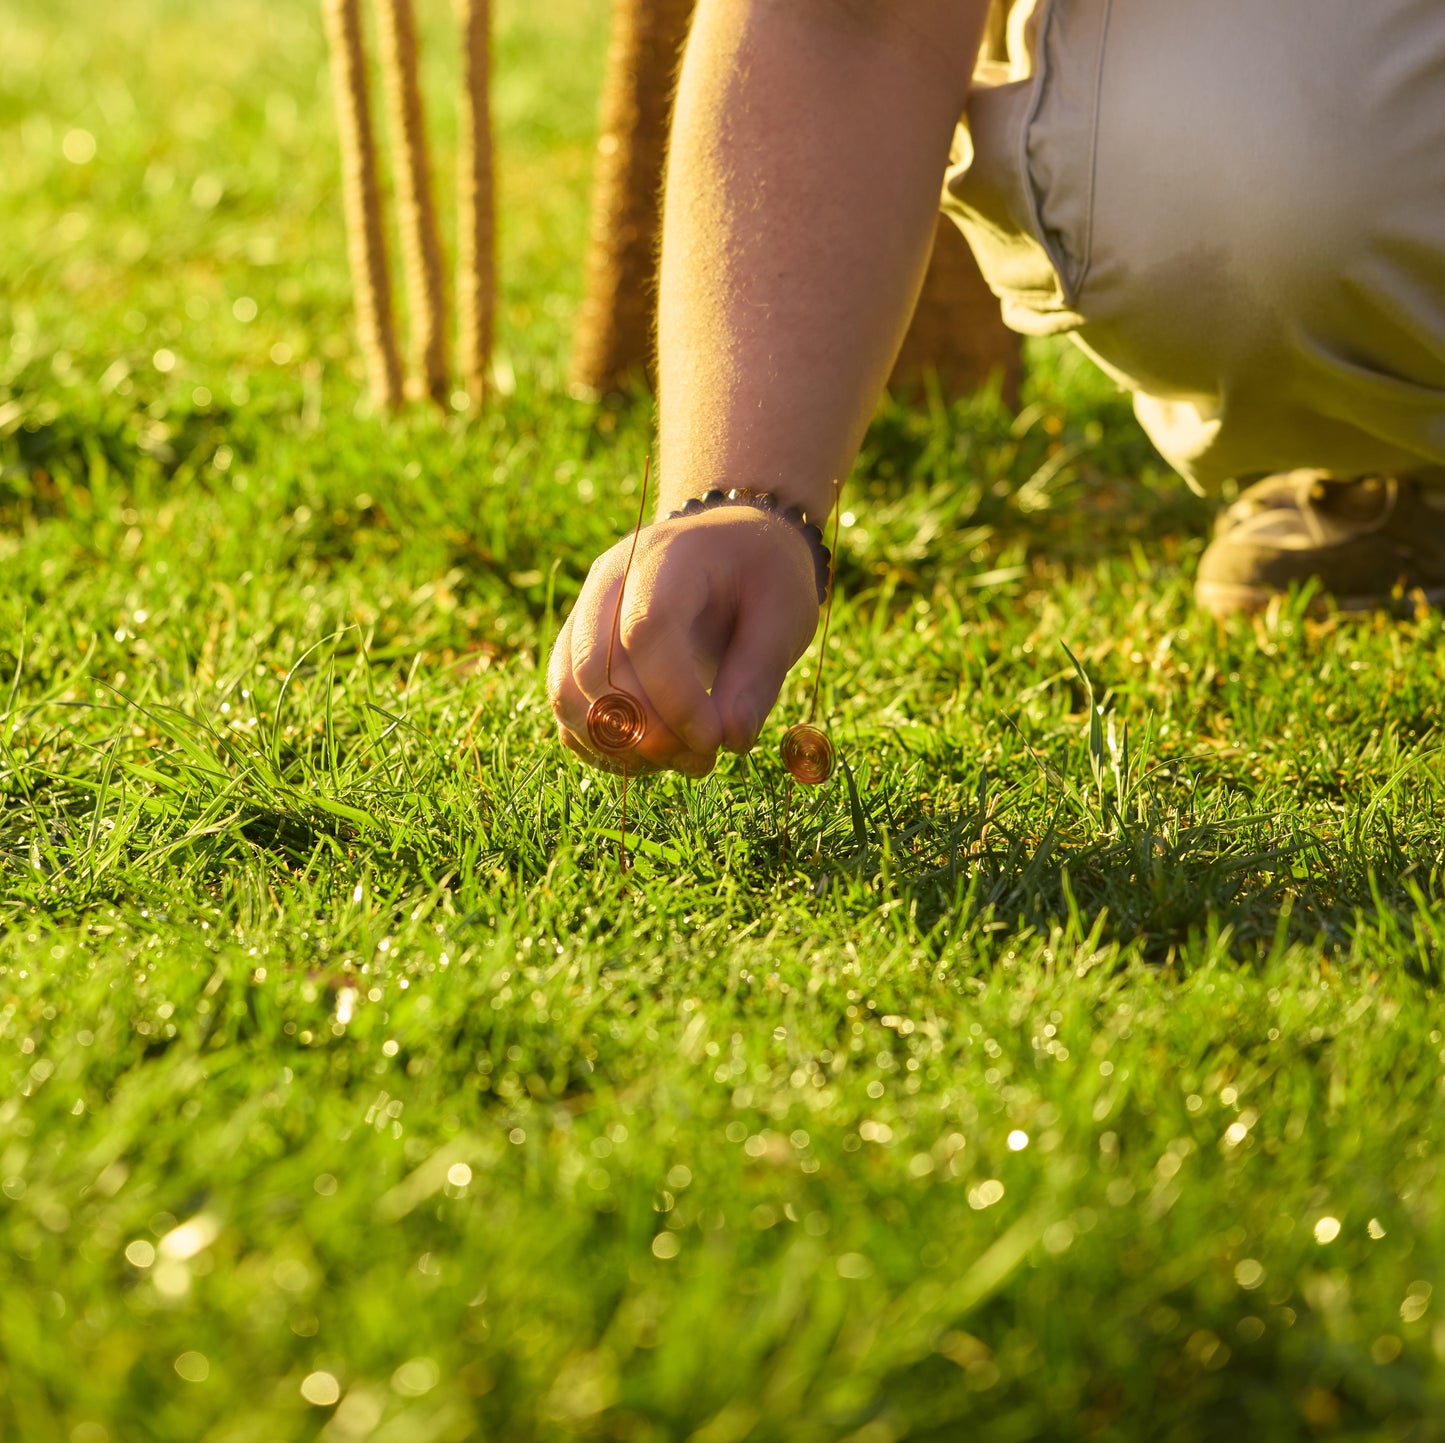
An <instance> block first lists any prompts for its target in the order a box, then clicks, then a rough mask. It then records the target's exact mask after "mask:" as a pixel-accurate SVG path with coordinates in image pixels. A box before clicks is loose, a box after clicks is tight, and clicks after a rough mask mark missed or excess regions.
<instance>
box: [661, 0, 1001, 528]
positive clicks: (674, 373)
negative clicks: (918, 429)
mask: <svg viewBox="0 0 1445 1443" xmlns="http://www.w3.org/2000/svg"><path fill="white" fill-rule="evenodd" d="M986 8H987V6H986V3H985V0H701V3H700V5H699V7H698V12H697V17H696V20H695V22H694V27H693V33H692V38H691V40H690V42H689V45H688V52H687V58H686V61H685V63H684V67H683V73H682V78H681V84H680V88H679V93H678V100H677V110H676V119H675V121H674V126H673V135H672V144H671V151H670V159H669V167H668V180H667V192H666V202H665V211H664V224H663V249H662V273H661V283H660V297H659V318H658V327H659V335H658V345H659V423H660V432H661V437H660V458H659V459H660V467H659V470H660V488H659V504H660V506H661V507H662V508H663V509H664V510H667V509H671V508H673V507H675V506H677V505H679V504H680V503H681V502H682V501H683V500H685V499H686V498H687V497H688V496H694V495H699V494H700V493H701V492H702V491H704V490H706V489H708V488H709V487H711V486H715V485H744V486H751V487H753V488H755V489H761V490H771V491H774V492H776V493H777V494H778V495H780V496H782V497H784V498H786V499H787V500H788V501H790V502H795V503H797V504H800V505H803V506H805V507H806V508H807V509H808V511H809V512H810V513H811V514H815V515H818V516H822V515H823V514H824V513H825V512H826V511H827V509H828V507H829V505H830V502H831V496H832V482H833V478H834V477H838V478H841V477H842V476H844V475H846V474H847V472H848V469H849V467H850V466H851V465H852V462H853V458H854V456H855V454H856V453H857V449H858V446H859V444H860V442H861V441H862V438H863V432H864V430H865V428H866V426H867V424H868V419H869V416H870V415H871V413H872V410H873V407H874V405H875V404H876V402H877V398H878V395H879V393H880V391H881V390H882V388H883V386H884V384H885V383H886V381H887V378H888V373H889V370H890V368H891V366H892V363H893V359H894V357H895V356H896V354H897V351H898V347H899V345H900V344H901V342H902V339H903V334H904V331H905V329H906V327H907V323H908V318H909V315H910V314H911V312H912V308H913V304H914V301H915V299H916V297H917V294H918V289H919V286H920V285H921V283H922V278H923V272H924V268H925V266H926V265H927V261H928V255H929V248H930V245H931V243H932V238H933V234H934V226H935V216H936V213H937V207H938V194H939V188H940V184H941V181H942V176H943V171H944V168H945V165H946V163H947V154H948V144H949V139H950V136H951V134H952V130H953V126H954V123H955V122H956V120H957V118H958V116H959V115H960V113H961V112H962V109H963V104H964V101H965V99H966V98H967V86H968V78H969V75H970V73H971V71H972V67H973V60H974V56H975V54H976V52H977V48H978V43H979V38H980V35H981V32H982V28H983V20H984V13H985V10H986Z"/></svg>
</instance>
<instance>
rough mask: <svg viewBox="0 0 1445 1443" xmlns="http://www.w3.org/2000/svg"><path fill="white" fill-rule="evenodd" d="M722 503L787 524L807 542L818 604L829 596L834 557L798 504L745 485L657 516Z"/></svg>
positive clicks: (679, 516) (675, 517)
mask: <svg viewBox="0 0 1445 1443" xmlns="http://www.w3.org/2000/svg"><path fill="white" fill-rule="evenodd" d="M724 507H747V508H750V509H751V510H753V511H757V512H759V513H761V514H762V515H763V516H764V517H767V518H772V519H775V520H776V521H777V522H779V523H780V524H782V525H784V526H786V527H788V528H790V529H791V530H792V531H794V532H795V533H796V534H797V536H798V537H799V538H800V539H801V540H802V541H803V543H804V544H805V545H806V546H807V548H808V552H809V555H810V556H811V557H812V561H813V580H814V583H815V585H816V587H817V592H818V605H819V606H822V605H823V603H824V602H825V601H826V600H827V599H828V589H829V587H830V586H831V585H832V577H833V571H832V567H833V557H832V553H831V552H830V551H829V550H828V548H827V546H825V545H824V544H823V529H822V527H821V526H819V525H818V524H817V523H816V522H815V521H812V520H810V519H809V517H808V515H807V513H806V511H805V510H804V509H803V508H802V507H801V506H796V505H788V504H785V503H784V502H782V501H781V500H780V499H779V498H778V497H777V496H776V495H774V494H773V493H772V492H771V491H755V490H753V489H752V488H751V487H747V486H734V487H730V488H729V489H727V490H722V489H721V488H717V487H715V488H713V489H711V490H708V491H705V492H703V494H702V495H701V496H691V497H688V498H687V499H686V500H684V501H683V502H681V504H679V505H677V506H675V507H674V508H673V509H671V510H669V511H668V512H666V513H665V515H664V516H662V517H659V518H658V519H659V520H668V521H681V520H685V519H686V518H687V517H689V516H701V515H703V514H704V513H705V512H709V511H717V510H720V509H722V508H724Z"/></svg>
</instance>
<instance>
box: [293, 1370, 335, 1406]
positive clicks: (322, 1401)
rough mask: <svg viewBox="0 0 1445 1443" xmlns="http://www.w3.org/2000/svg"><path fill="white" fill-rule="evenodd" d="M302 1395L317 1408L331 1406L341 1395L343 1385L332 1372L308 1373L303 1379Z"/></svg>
mask: <svg viewBox="0 0 1445 1443" xmlns="http://www.w3.org/2000/svg"><path fill="white" fill-rule="evenodd" d="M301 1396H302V1397H303V1398H304V1399H305V1400H306V1401H307V1402H308V1403H310V1404H311V1405H312V1406H313V1407H316V1408H329V1407H330V1406H331V1405H332V1404H333V1403H334V1402H336V1400H337V1399H338V1398H340V1397H341V1385H340V1384H339V1383H338V1382H337V1381H336V1379H335V1378H333V1377H332V1376H331V1374H330V1373H320V1372H318V1373H308V1374H307V1375H306V1376H305V1377H304V1378H303V1379H302V1380H301Z"/></svg>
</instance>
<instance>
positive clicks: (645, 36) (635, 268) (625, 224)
mask: <svg viewBox="0 0 1445 1443" xmlns="http://www.w3.org/2000/svg"><path fill="white" fill-rule="evenodd" d="M694 3H695V0H613V4H612V31H611V38H610V40H609V42H608V47H607V72H606V78H605V80H604V82H603V91H602V113H601V123H600V130H599V135H598V138H597V173H596V177H595V179H594V181H593V189H592V222H591V231H590V235H589V238H588V250H587V265H586V279H585V289H584V295H583V300H582V311H581V315H580V317H579V319H578V324H577V334H576V338H575V341H574V344H573V350H572V369H571V380H572V384H573V386H574V387H576V388H577V389H579V390H582V391H585V392H594V393H596V392H605V391H614V390H617V389H618V388H619V387H621V386H622V385H624V384H625V383H626V381H627V380H628V379H629V377H635V376H638V375H642V374H644V373H645V372H646V371H647V370H648V369H649V368H650V366H651V363H652V348H653V316H654V313H655V310H656V304H657V248H658V234H659V229H660V225H661V208H660V205H659V200H660V195H661V191H662V175H663V164H664V160H665V157H666V152H667V132H668V127H669V125H670V124H671V120H672V97H673V89H674V85H675V82H676V78H677V70H678V65H679V62H680V61H681V58H682V48H683V43H684V41H685V40H686V38H687V28H688V24H689V23H690V21H691V19H692V12H693V8H694Z"/></svg>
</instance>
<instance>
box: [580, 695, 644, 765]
mask: <svg viewBox="0 0 1445 1443" xmlns="http://www.w3.org/2000/svg"><path fill="white" fill-rule="evenodd" d="M646 735H647V716H646V714H645V713H644V712H643V710H642V707H641V706H640V705H639V704H638V702H637V700H636V698H635V697H631V696H628V694H627V693H626V692H625V691H609V692H606V693H604V694H603V695H602V696H599V697H598V698H597V700H596V701H594V702H593V703H592V705H591V706H590V707H588V708H587V740H588V741H590V742H591V743H592V745H593V746H594V747H595V748H596V749H597V750H598V751H599V752H601V753H602V754H603V755H604V756H609V757H616V756H621V755H623V754H624V753H626V752H630V751H631V750H632V749H633V747H635V746H636V745H637V744H638V743H639V742H640V741H641V740H642V739H643V737H645V736H646Z"/></svg>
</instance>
